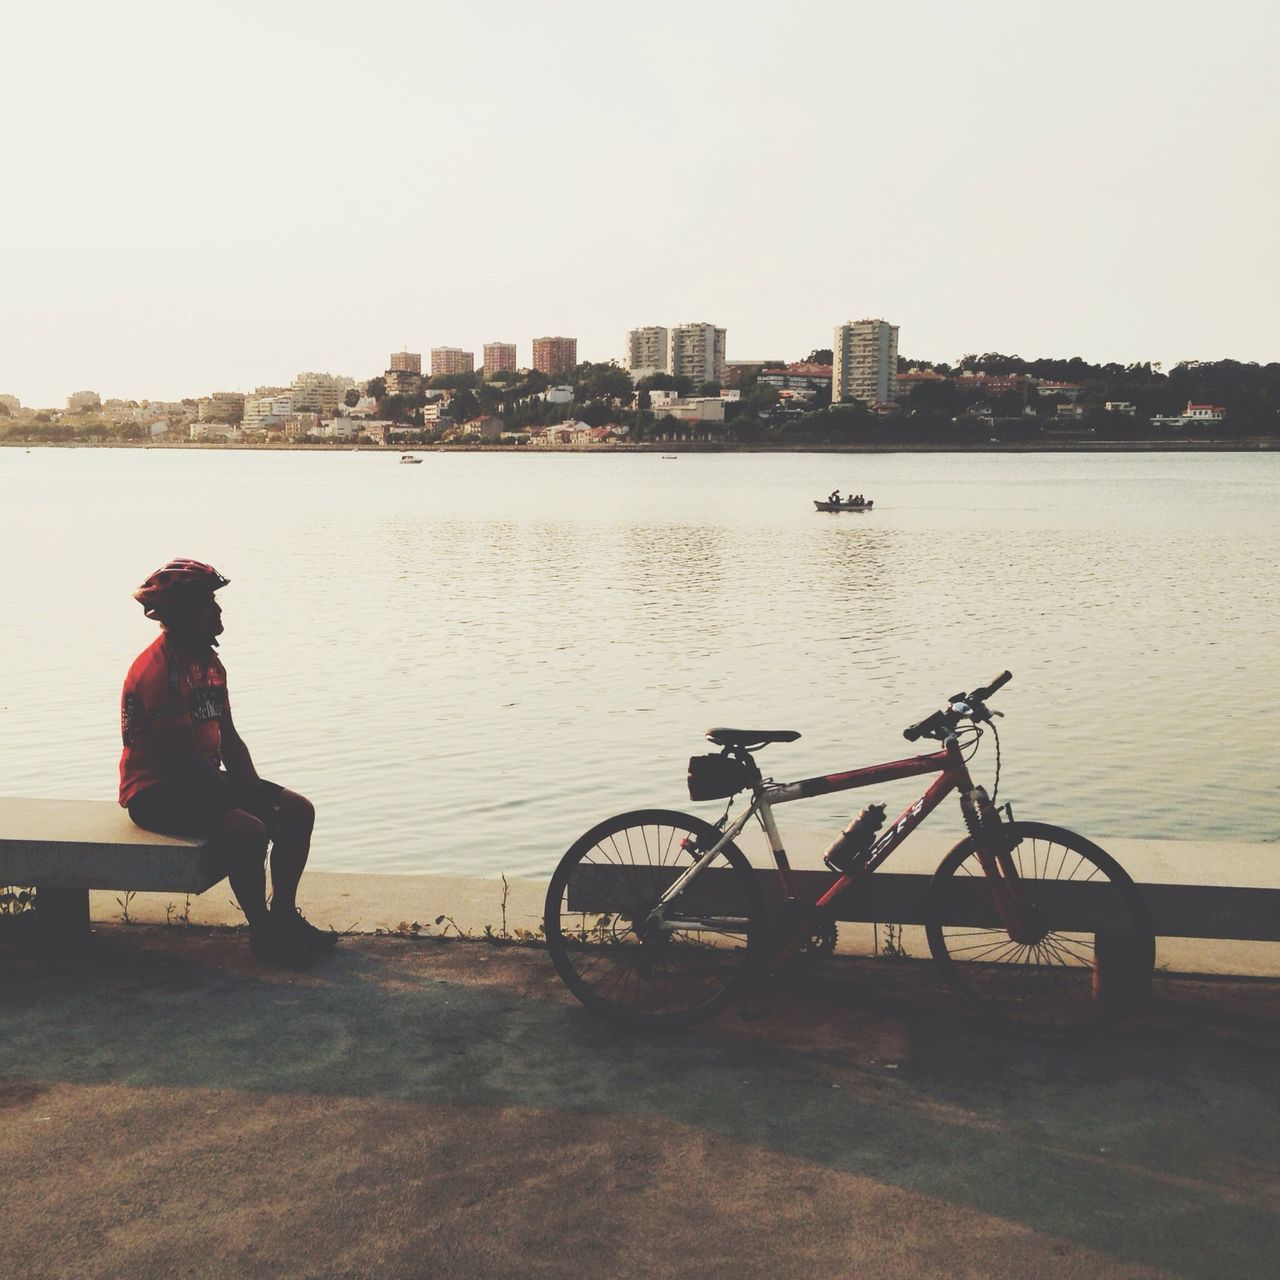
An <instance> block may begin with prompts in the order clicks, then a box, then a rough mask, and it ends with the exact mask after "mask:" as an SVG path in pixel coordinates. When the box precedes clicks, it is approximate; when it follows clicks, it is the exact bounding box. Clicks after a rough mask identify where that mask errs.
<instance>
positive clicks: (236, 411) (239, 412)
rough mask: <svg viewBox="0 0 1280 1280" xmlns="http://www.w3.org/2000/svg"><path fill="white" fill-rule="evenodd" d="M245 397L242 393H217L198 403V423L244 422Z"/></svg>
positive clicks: (202, 398) (203, 398)
mask: <svg viewBox="0 0 1280 1280" xmlns="http://www.w3.org/2000/svg"><path fill="white" fill-rule="evenodd" d="M244 402H245V397H244V394H243V392H240V391H215V392H214V393H213V394H212V395H208V396H201V397H200V399H199V400H197V401H196V420H197V421H198V422H223V423H235V422H242V421H243V420H244Z"/></svg>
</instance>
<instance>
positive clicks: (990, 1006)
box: [926, 822, 1155, 1039]
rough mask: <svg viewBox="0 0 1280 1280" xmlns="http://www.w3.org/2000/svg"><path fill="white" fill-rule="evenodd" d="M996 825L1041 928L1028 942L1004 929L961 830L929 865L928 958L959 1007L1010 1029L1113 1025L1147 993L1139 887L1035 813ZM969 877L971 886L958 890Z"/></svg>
mask: <svg viewBox="0 0 1280 1280" xmlns="http://www.w3.org/2000/svg"><path fill="white" fill-rule="evenodd" d="M1001 830H1002V832H1004V833H1005V835H1006V838H1007V839H1009V841H1010V853H1011V857H1012V859H1013V865H1014V866H1015V868H1016V869H1017V874H1018V878H1019V884H1020V886H1021V890H1022V891H1023V892H1024V893H1025V895H1026V897H1025V898H1024V901H1026V902H1027V903H1029V904H1030V909H1031V912H1032V918H1033V919H1038V920H1039V921H1040V922H1041V924H1040V926H1039V927H1040V928H1042V929H1043V933H1041V934H1040V937H1039V940H1038V941H1036V942H1034V943H1018V942H1014V940H1013V939H1012V938H1010V936H1009V934H1008V933H1007V932H1006V930H1005V928H1004V926H1003V925H1002V924H1001V923H1000V920H999V918H998V916H997V915H996V911H995V905H994V902H993V900H992V897H991V894H990V890H989V888H987V887H986V885H987V881H986V876H985V873H984V872H983V870H982V868H981V866H980V865H979V862H978V858H977V853H976V849H975V845H974V841H973V838H972V836H969V837H966V838H965V839H964V840H961V841H960V843H959V844H957V845H956V846H955V848H953V849H952V850H951V851H950V852H949V853H948V854H947V856H946V857H945V858H944V859H943V860H942V862H941V863H940V864H939V866H938V869H937V871H936V872H935V873H934V877H933V882H932V884H931V886H930V890H929V901H928V907H927V916H926V918H927V924H926V932H927V934H928V938H929V950H930V951H931V952H932V953H933V958H934V960H935V961H936V963H937V964H938V967H939V968H940V969H941V970H942V973H943V975H944V976H945V977H946V979H947V981H948V982H949V983H950V985H951V987H952V989H953V990H954V991H955V992H956V994H957V995H958V996H959V997H960V999H961V1000H963V1001H964V1002H965V1004H967V1005H968V1006H969V1008H970V1009H972V1010H973V1011H974V1012H975V1013H977V1014H978V1015H980V1016H981V1017H982V1018H984V1019H986V1020H987V1021H988V1022H990V1023H994V1024H995V1025H996V1026H999V1027H1002V1028H1004V1029H1006V1030H1010V1031H1015V1032H1018V1033H1019V1034H1021V1035H1030V1036H1037V1037H1045V1038H1056V1039H1066V1038H1070V1037H1072V1036H1080V1035H1085V1034H1088V1033H1090V1032H1094V1031H1100V1030H1104V1029H1106V1028H1109V1027H1112V1026H1114V1025H1116V1024H1117V1023H1118V1022H1120V1021H1121V1020H1122V1019H1123V1018H1124V1017H1126V1016H1127V1015H1128V1014H1129V1013H1131V1012H1133V1011H1134V1009H1135V1008H1136V1007H1137V1006H1138V1005H1139V1004H1140V1003H1141V1002H1142V1000H1143V999H1145V997H1146V996H1147V995H1148V994H1149V992H1150V987H1151V975H1152V971H1153V970H1154V967H1155V935H1154V932H1153V930H1152V925H1151V914H1150V912H1149V911H1148V909H1147V905H1146V903H1145V901H1144V900H1143V898H1142V894H1141V892H1140V891H1139V889H1138V887H1137V886H1136V885H1135V884H1134V883H1133V881H1132V880H1131V879H1130V878H1129V875H1128V874H1127V873H1126V872H1125V870H1124V869H1123V868H1122V867H1121V866H1120V864H1119V863H1118V862H1116V860H1115V859H1114V858H1113V857H1111V855H1110V854H1108V853H1106V852H1105V851H1104V850H1102V849H1100V848H1099V847H1098V846H1097V845H1096V844H1094V843H1093V842H1092V841H1090V840H1086V839H1085V838H1084V837H1083V836H1080V835H1077V834H1076V833H1075V832H1072V831H1067V830H1066V829H1064V828H1062V827H1056V826H1052V825H1050V824H1048V823H1042V822H1013V823H1009V824H1005V826H1004V827H1002V828H1001ZM968 877H975V878H977V879H978V880H980V881H981V882H982V884H981V886H978V885H974V886H973V887H972V888H969V889H966V888H965V884H964V881H965V880H966V879H967V878H968ZM1045 920H1057V921H1060V922H1062V924H1074V925H1076V926H1077V927H1075V928H1064V927H1061V925H1058V926H1055V927H1052V928H1050V927H1045V926H1044V923H1043V922H1044V921H1045ZM1100 924H1101V925H1105V928H1102V929H1100V928H1098V927H1097V926H1098V925H1100Z"/></svg>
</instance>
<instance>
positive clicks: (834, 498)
mask: <svg viewBox="0 0 1280 1280" xmlns="http://www.w3.org/2000/svg"><path fill="white" fill-rule="evenodd" d="M827 501H828V502H834V503H835V504H836V506H839V505H840V490H839V489H835V490H833V491H832V492H831V493H829V494H827Z"/></svg>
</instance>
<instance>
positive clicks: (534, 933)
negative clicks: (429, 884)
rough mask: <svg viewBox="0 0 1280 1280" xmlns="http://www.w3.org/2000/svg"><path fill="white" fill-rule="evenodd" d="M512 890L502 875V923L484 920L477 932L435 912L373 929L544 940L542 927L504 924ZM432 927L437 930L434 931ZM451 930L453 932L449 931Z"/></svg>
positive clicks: (390, 934)
mask: <svg viewBox="0 0 1280 1280" xmlns="http://www.w3.org/2000/svg"><path fill="white" fill-rule="evenodd" d="M510 892H511V888H510V886H509V885H508V884H507V877H506V876H503V877H502V897H501V898H500V899H499V902H498V911H499V915H500V917H501V923H500V924H499V925H498V927H497V928H496V929H495V928H494V926H493V925H491V924H487V925H485V926H484V928H483V929H482V930H481V931H480V932H479V933H476V932H475V931H474V930H471V929H464V928H463V927H462V926H461V925H460V924H459V923H458V922H457V921H456V920H455V919H454V918H453V917H452V916H450V915H443V914H442V915H438V916H436V918H435V919H434V920H433V921H431V922H430V923H429V924H423V923H422V922H421V921H419V920H401V921H400V923H399V924H398V925H396V926H395V928H393V929H375V930H374V933H375V934H377V935H379V936H381V937H385V938H436V939H438V940H440V941H446V940H448V941H451V940H452V939H455V938H457V939H461V940H463V941H465V942H488V943H490V944H492V945H493V946H508V947H509V946H533V945H537V944H538V943H540V942H542V941H543V927H542V925H541V924H539V925H538V927H537V928H536V929H521V928H519V927H517V928H514V929H512V928H509V927H508V925H507V898H508V897H509V895H510ZM433 930H435V931H436V932H433ZM450 931H452V933H451V932H450Z"/></svg>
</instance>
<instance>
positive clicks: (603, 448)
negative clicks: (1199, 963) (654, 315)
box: [0, 440, 1280, 457]
mask: <svg viewBox="0 0 1280 1280" xmlns="http://www.w3.org/2000/svg"><path fill="white" fill-rule="evenodd" d="M0 448H4V449H26V450H31V449H137V450H143V449H195V450H209V449H218V450H225V451H227V452H230V453H295V454H307V453H374V454H382V455H386V456H395V455H399V454H402V453H416V454H431V453H481V454H483V453H519V454H524V455H526V456H530V457H538V456H544V455H545V456H549V457H554V456H556V455H557V454H566V453H578V454H596V455H599V456H602V457H603V456H609V455H612V456H620V455H632V456H634V455H641V454H660V455H661V454H681V453H1270V452H1275V451H1276V450H1277V449H1280V441H1278V440H1052V441H1050V440H1042V441H1035V442H1028V441H1022V442H1017V443H1014V442H1010V443H1008V444H1003V443H992V442H990V441H987V442H984V443H981V444H943V443H929V444H911V443H905V442H898V443H893V444H889V443H880V442H875V443H870V442H869V443H862V444H800V443H795V444H782V445H780V444H729V443H721V442H716V443H711V442H705V443H704V442H699V441H693V442H689V441H685V442H681V443H675V442H673V441H665V442H657V443H653V444H650V443H645V444H628V445H551V446H547V445H502V444H487V445H457V444H423V445H401V444H394V445H374V444H363V445H351V444H340V443H337V442H334V443H332V444H329V443H324V444H305V445H298V444H279V443H274V442H273V443H269V444H267V443H264V444H228V443H226V442H219V443H206V442H205V441H201V440H169V441H164V442H152V443H146V442H143V441H138V440H103V441H95V442H94V443H79V442H76V441H63V440H59V441H24V440H0Z"/></svg>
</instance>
